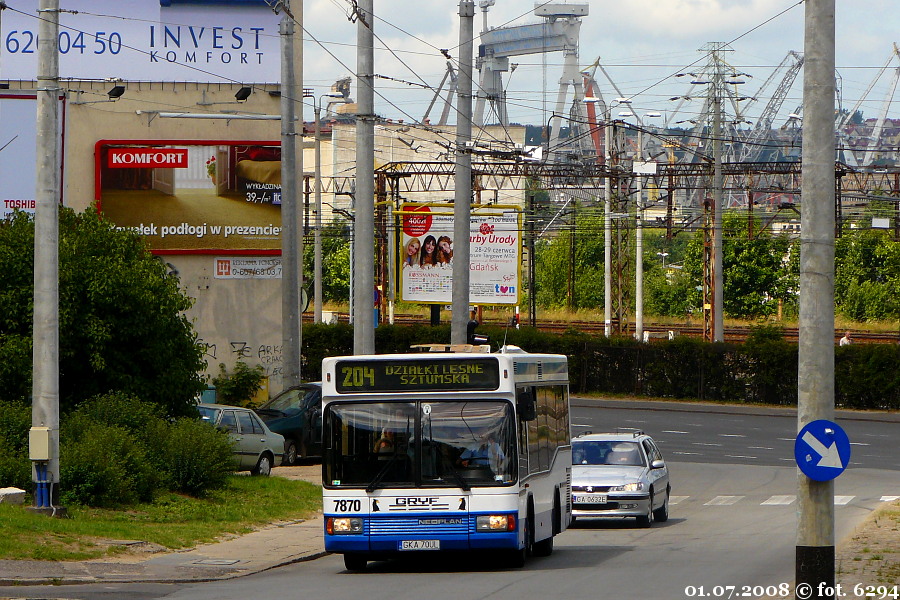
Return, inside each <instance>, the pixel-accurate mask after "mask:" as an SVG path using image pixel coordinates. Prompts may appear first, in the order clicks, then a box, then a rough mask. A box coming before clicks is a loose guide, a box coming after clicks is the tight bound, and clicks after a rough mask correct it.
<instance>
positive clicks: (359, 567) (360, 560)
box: [344, 554, 369, 571]
mask: <svg viewBox="0 0 900 600" xmlns="http://www.w3.org/2000/svg"><path fill="white" fill-rule="evenodd" d="M367 562H369V561H368V559H367V558H366V557H365V555H364V554H345V555H344V567H346V568H347V570H348V571H365V570H366V563H367Z"/></svg>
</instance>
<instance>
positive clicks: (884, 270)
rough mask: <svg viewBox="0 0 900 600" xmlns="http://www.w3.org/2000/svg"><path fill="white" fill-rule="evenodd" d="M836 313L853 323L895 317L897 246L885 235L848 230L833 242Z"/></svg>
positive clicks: (899, 308) (899, 273) (899, 281)
mask: <svg viewBox="0 0 900 600" xmlns="http://www.w3.org/2000/svg"><path fill="white" fill-rule="evenodd" d="M834 252H835V276H834V297H835V305H836V307H837V310H838V311H839V312H840V313H841V314H843V315H844V316H845V317H847V318H849V319H853V320H855V321H870V320H882V319H888V318H896V316H897V315H898V314H900V301H898V299H897V296H896V290H897V286H898V285H900V244H898V243H897V242H895V241H893V240H891V239H890V236H889V234H888V233H887V232H884V231H875V230H849V231H846V232H845V233H844V235H842V236H841V237H840V238H838V239H837V240H836V241H835V247H834Z"/></svg>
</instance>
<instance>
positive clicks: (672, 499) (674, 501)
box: [669, 496, 690, 504]
mask: <svg viewBox="0 0 900 600" xmlns="http://www.w3.org/2000/svg"><path fill="white" fill-rule="evenodd" d="M688 498H690V496H669V504H678V503H679V502H681V501H682V500H687V499H688Z"/></svg>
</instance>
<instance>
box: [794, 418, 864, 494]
mask: <svg viewBox="0 0 900 600" xmlns="http://www.w3.org/2000/svg"><path fill="white" fill-rule="evenodd" d="M794 458H795V459H796V460H797V466H798V467H800V470H801V471H803V474H804V475H806V476H807V477H809V478H810V479H812V480H814V481H831V480H832V479H834V478H835V477H837V476H838V475H840V474H841V473H843V472H844V469H846V468H847V465H849V464H850V438H848V437H847V434H846V432H844V430H843V429H841V427H840V426H839V425H838V424H837V423H834V422H832V421H826V420H825V419H821V420H818V421H812V422H811V423H807V424H806V426H805V427H803V429H801V430H800V433H798V434H797V439H796V440H795V441H794Z"/></svg>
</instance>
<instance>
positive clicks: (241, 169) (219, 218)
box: [94, 140, 281, 275]
mask: <svg viewBox="0 0 900 600" xmlns="http://www.w3.org/2000/svg"><path fill="white" fill-rule="evenodd" d="M94 160H95V161H96V163H95V170H96V186H97V187H96V192H95V195H96V200H97V205H98V207H99V209H100V210H101V212H103V214H104V215H105V216H106V218H108V219H109V220H110V221H111V222H112V223H114V224H115V225H116V226H117V227H120V228H123V229H132V230H134V231H136V232H138V233H139V234H141V236H143V237H144V239H145V240H146V241H147V242H148V244H149V246H150V248H151V250H153V251H154V252H156V253H158V254H184V253H192V254H213V253H221V252H222V251H227V252H228V253H236V254H258V253H262V254H278V253H280V252H281V146H280V144H279V142H255V141H231V140H229V141H207V142H203V141H197V140H190V141H179V140H152V141H151V140H101V141H99V142H97V145H96V149H95V153H94ZM242 273H245V274H246V272H242ZM279 275H280V271H279Z"/></svg>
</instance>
